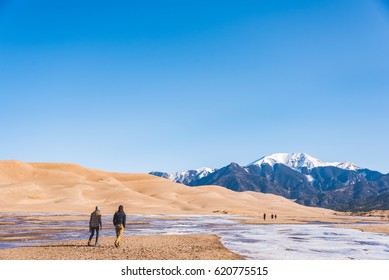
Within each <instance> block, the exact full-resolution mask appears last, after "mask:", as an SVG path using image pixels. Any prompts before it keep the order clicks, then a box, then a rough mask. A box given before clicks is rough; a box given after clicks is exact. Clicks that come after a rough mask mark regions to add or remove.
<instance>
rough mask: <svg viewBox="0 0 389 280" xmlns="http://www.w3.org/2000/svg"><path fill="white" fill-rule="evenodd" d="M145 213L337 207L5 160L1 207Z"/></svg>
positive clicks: (314, 211) (309, 213) (304, 213)
mask: <svg viewBox="0 0 389 280" xmlns="http://www.w3.org/2000/svg"><path fill="white" fill-rule="evenodd" d="M120 204H122V205H124V207H125V211H126V212H127V213H130V214H131V213H139V214H142V213H143V214H150V213H153V214H162V213H166V214H179V213H182V214H190V213H193V214H212V213H220V214H223V213H228V214H244V215H258V214H260V213H263V212H266V213H268V214H269V215H270V214H271V213H275V214H277V215H278V216H279V217H280V218H281V217H286V216H290V217H294V218H295V219H297V220H304V219H313V220H323V219H324V220H325V219H326V218H329V217H332V216H333V215H334V213H335V212H334V211H331V210H328V209H322V208H314V207H306V206H302V205H299V204H297V203H294V202H293V201H291V200H288V199H286V198H283V197H281V196H277V195H272V194H263V193H257V192H234V191H231V190H228V189H226V188H224V187H219V186H202V187H188V186H185V185H182V184H177V183H174V182H171V181H169V180H167V179H163V178H160V177H156V176H152V175H148V174H128V173H112V172H105V171H100V170H94V169H89V168H84V167H81V166H78V165H74V164H61V163H25V162H20V161H0V212H41V213H84V214H85V213H87V214H89V213H91V212H92V211H93V208H94V207H95V205H99V206H100V207H101V209H102V211H103V213H114V211H115V210H116V209H117V207H118V205H120Z"/></svg>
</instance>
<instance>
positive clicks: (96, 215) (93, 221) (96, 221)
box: [88, 206, 103, 246]
mask: <svg viewBox="0 0 389 280" xmlns="http://www.w3.org/2000/svg"><path fill="white" fill-rule="evenodd" d="M100 229H103V225H102V223H101V213H100V207H99V206H96V209H95V211H93V212H92V214H91V215H90V219H89V232H90V236H89V241H88V246H91V242H92V238H93V235H94V234H95V231H96V242H95V246H99V230H100Z"/></svg>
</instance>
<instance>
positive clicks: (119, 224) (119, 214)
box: [113, 205, 126, 248]
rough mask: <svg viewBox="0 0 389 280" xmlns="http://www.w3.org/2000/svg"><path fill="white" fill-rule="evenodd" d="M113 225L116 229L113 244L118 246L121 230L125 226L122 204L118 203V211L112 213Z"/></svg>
mask: <svg viewBox="0 0 389 280" xmlns="http://www.w3.org/2000/svg"><path fill="white" fill-rule="evenodd" d="M113 225H114V226H115V231H116V240H115V246H116V248H118V247H119V246H120V239H121V237H122V234H123V231H124V229H125V228H126V213H124V210H123V205H120V206H119V209H118V211H116V212H115V214H114V215H113Z"/></svg>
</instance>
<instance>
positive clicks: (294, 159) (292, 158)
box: [248, 153, 361, 172]
mask: <svg viewBox="0 0 389 280" xmlns="http://www.w3.org/2000/svg"><path fill="white" fill-rule="evenodd" d="M262 164H268V165H270V166H271V167H274V165H275V164H284V165H286V166H288V167H290V168H292V169H294V170H297V171H300V172H301V170H302V169H303V168H307V169H308V170H312V169H313V168H316V167H324V166H334V167H338V168H341V169H346V170H357V169H361V168H360V167H359V166H356V165H355V164H353V163H351V162H324V161H321V160H319V159H317V158H314V157H312V156H310V155H308V154H305V153H277V154H272V155H270V156H265V157H262V158H260V159H258V160H256V161H254V162H252V163H250V164H249V165H248V166H250V165H257V166H261V165H262Z"/></svg>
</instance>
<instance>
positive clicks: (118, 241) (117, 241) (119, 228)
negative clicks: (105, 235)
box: [115, 224, 124, 247]
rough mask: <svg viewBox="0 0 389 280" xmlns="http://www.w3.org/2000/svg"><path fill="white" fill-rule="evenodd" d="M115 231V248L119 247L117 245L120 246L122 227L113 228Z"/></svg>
mask: <svg viewBox="0 0 389 280" xmlns="http://www.w3.org/2000/svg"><path fill="white" fill-rule="evenodd" d="M115 230H116V240H115V246H116V247H119V245H120V238H121V237H122V235H123V231H124V227H123V225H122V224H118V225H116V226H115Z"/></svg>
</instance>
